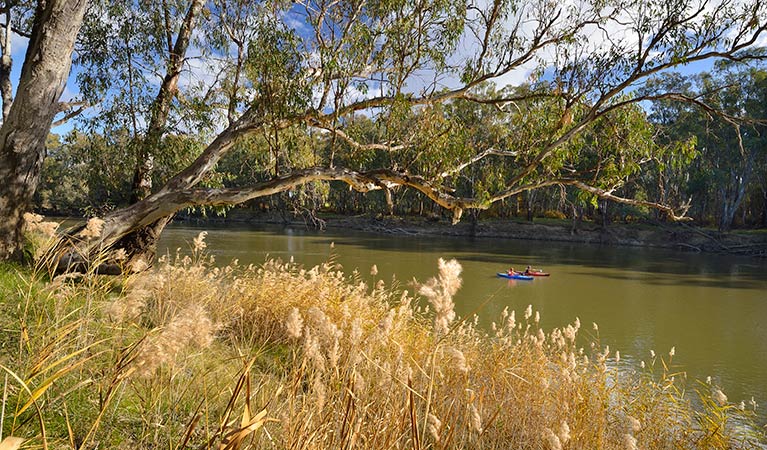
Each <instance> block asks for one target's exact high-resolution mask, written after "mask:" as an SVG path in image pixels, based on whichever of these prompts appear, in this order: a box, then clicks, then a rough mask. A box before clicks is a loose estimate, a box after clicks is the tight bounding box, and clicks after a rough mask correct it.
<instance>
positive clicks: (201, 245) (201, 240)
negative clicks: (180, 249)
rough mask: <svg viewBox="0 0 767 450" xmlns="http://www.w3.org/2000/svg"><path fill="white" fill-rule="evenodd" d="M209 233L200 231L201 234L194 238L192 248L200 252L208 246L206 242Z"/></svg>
mask: <svg viewBox="0 0 767 450" xmlns="http://www.w3.org/2000/svg"><path fill="white" fill-rule="evenodd" d="M207 235H208V232H207V231H200V234H198V235H197V237H196V238H194V239H192V249H193V250H194V251H195V252H197V253H199V252H201V251H203V250H205V248H206V247H207V246H208V244H206V243H205V237H206V236H207Z"/></svg>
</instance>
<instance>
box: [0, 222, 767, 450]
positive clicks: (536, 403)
mask: <svg viewBox="0 0 767 450" xmlns="http://www.w3.org/2000/svg"><path fill="white" fill-rule="evenodd" d="M8 270H15V269H8ZM15 277H16V278H15V279H14V280H13V281H11V282H5V286H6V287H5V288H2V287H0V289H5V290H2V291H1V292H2V293H3V294H4V295H3V300H2V301H3V302H4V305H2V306H3V308H4V310H5V311H12V313H10V314H8V315H7V316H6V317H4V318H3V323H2V334H3V336H2V342H4V346H3V349H2V354H0V363H1V364H2V373H0V381H3V379H4V380H5V383H4V394H3V402H2V413H3V417H2V421H3V424H2V429H3V437H5V436H17V437H22V438H24V439H26V440H27V441H26V442H25V444H24V445H27V446H30V447H34V448H44V447H47V448H97V447H98V448H221V449H223V448H232V449H236V448H275V449H285V448H290V449H321V448H322V449H338V448H343V449H352V448H353V449H387V448H392V449H427V448H428V449H441V448H472V449H473V448H484V449H496V448H498V449H509V448H519V449H592V448H593V449H635V448H641V449H669V448H672V449H673V448H685V449H686V448H701V449H708V448H717V449H719V448H721V449H725V448H754V447H755V446H757V445H758V442H760V440H761V442H762V443H763V442H764V436H763V435H761V434H760V433H759V432H758V430H757V429H756V428H755V427H748V426H747V424H748V422H749V420H750V419H751V418H753V417H754V413H753V407H752V406H749V405H742V406H743V408H742V409H741V405H736V404H733V403H729V402H728V400H727V399H726V398H725V397H723V394H722V393H721V391H719V390H718V389H717V388H716V387H715V386H711V385H710V384H709V383H700V384H697V385H695V386H692V389H689V388H688V389H685V387H684V384H683V383H684V380H683V379H681V377H679V376H675V374H673V373H669V370H668V367H669V365H670V362H671V359H672V358H673V354H672V355H664V356H663V357H661V356H655V357H654V358H652V359H651V360H649V361H648V364H647V367H645V368H643V369H640V368H636V372H634V371H631V370H627V369H624V368H622V369H621V370H618V369H617V368H616V367H617V364H615V362H616V357H617V355H613V354H610V352H609V350H608V349H605V348H602V347H601V346H600V345H599V344H598V343H594V345H593V347H592V348H587V349H585V350H584V349H583V348H580V347H579V343H580V342H581V338H579V337H578V334H579V331H580V323H579V322H578V321H577V319H576V320H575V321H574V322H573V324H571V325H569V326H567V327H565V328H564V329H555V330H551V331H549V332H546V331H544V330H541V329H540V328H539V327H538V320H539V315H538V313H536V312H535V311H533V310H532V309H530V308H528V309H527V310H526V311H517V312H506V311H505V312H504V313H503V315H502V316H501V317H499V318H498V319H497V324H496V325H495V326H494V327H493V331H492V332H486V331H483V330H480V329H477V328H476V327H475V325H474V323H473V322H472V321H471V320H461V319H460V318H456V317H455V314H454V313H453V311H452V295H453V294H454V293H455V292H456V290H457V289H458V287H459V286H460V265H458V263H457V262H454V261H440V262H439V264H438V273H437V276H436V277H435V278H434V279H432V280H428V281H426V282H425V283H423V284H422V285H418V286H414V290H416V291H418V292H420V294H421V295H422V296H423V298H419V297H414V296H413V295H411V294H409V293H408V292H407V291H402V290H398V289H392V288H388V287H386V286H384V285H383V283H381V282H379V283H378V284H376V286H373V287H370V286H367V285H365V284H364V283H362V282H360V281H359V279H358V278H357V277H356V276H354V275H352V276H346V275H344V274H343V273H342V272H341V271H340V270H338V269H337V268H336V267H335V266H334V265H333V264H332V262H330V263H327V264H323V265H321V266H318V267H314V268H312V269H310V270H305V269H303V268H301V267H299V266H296V265H295V264H291V263H284V262H281V261H277V260H270V261H267V262H265V263H264V264H263V265H260V266H257V267H256V266H248V267H241V266H239V265H237V263H236V262H235V263H233V264H230V265H229V266H227V267H225V268H215V267H213V265H212V261H211V259H210V258H206V257H205V255H204V236H200V237H199V238H198V240H196V241H195V250H194V252H193V254H192V255H191V256H182V255H180V254H179V255H176V256H175V257H172V258H165V259H164V260H163V261H162V262H161V263H160V264H159V265H158V267H157V268H156V269H155V270H153V271H149V272H145V273H141V274H137V275H132V276H129V277H126V278H121V279H109V278H104V277H99V276H96V275H93V274H88V275H85V276H84V277H83V278H80V279H72V278H67V279H61V278H59V279H53V280H51V281H44V279H45V277H44V276H43V275H42V274H35V273H33V274H32V275H25V273H24V272H18V274H17V275H16V276H15ZM427 304H428V305H429V306H428V307H426V306H421V307H419V306H418V305H427ZM694 405H697V406H694ZM0 440H1V439H0Z"/></svg>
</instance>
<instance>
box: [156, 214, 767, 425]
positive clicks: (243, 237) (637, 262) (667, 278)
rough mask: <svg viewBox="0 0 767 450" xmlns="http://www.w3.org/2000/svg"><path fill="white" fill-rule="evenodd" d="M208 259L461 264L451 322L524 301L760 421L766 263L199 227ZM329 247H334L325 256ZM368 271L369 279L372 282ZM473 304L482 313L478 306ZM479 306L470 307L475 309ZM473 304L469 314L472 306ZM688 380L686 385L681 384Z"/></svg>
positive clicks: (363, 268)
mask: <svg viewBox="0 0 767 450" xmlns="http://www.w3.org/2000/svg"><path fill="white" fill-rule="evenodd" d="M205 229H206V230H208V231H209V235H208V238H207V241H206V242H207V243H208V251H209V253H211V254H213V255H215V256H216V258H217V262H218V263H220V264H226V263H228V262H229V261H231V260H232V259H234V258H236V259H238V260H239V261H240V263H244V264H248V263H255V264H258V263H262V262H263V261H264V260H265V259H266V258H267V255H268V256H269V257H273V258H282V259H283V260H289V259H290V258H293V259H294V260H295V261H296V262H297V263H300V264H303V265H304V266H306V267H311V266H313V265H316V264H319V263H321V262H324V261H326V260H327V259H328V258H329V257H330V256H331V254H332V255H334V256H333V257H334V258H335V261H337V262H338V263H340V264H341V265H342V266H343V267H344V270H345V271H346V272H347V273H351V271H352V270H354V269H355V268H356V269H358V270H359V272H360V274H361V275H362V276H363V277H364V278H366V279H368V280H371V281H374V279H375V280H377V279H383V280H384V281H386V282H387V283H389V282H391V280H392V279H393V277H394V278H396V279H397V280H399V283H400V285H402V286H405V287H407V288H409V286H407V283H408V281H409V280H412V279H413V278H414V277H415V278H416V279H418V280H419V281H425V280H426V279H428V278H429V277H431V276H434V274H435V273H436V270H437V259H438V258H440V257H442V258H455V259H457V260H458V261H459V262H460V263H461V265H462V266H463V280H464V282H463V287H462V288H461V290H460V291H459V293H458V294H457V295H456V298H455V302H456V310H457V312H458V314H459V315H463V316H465V315H467V314H472V313H474V312H476V313H477V314H478V315H479V317H480V324H481V325H482V326H486V327H489V326H490V324H491V323H492V321H493V320H497V318H498V317H499V316H500V314H501V311H503V309H504V308H506V307H508V308H509V309H510V310H516V311H517V314H518V315H519V314H521V313H522V312H523V311H524V309H525V308H526V307H527V305H528V304H532V305H533V307H534V308H535V309H536V310H538V311H540V313H541V323H542V326H543V327H544V328H545V329H547V330H550V329H551V328H553V327H560V326H563V325H565V324H567V323H571V322H572V321H573V320H575V318H576V317H579V318H580V321H581V323H582V324H583V327H582V333H584V332H585V333H590V334H596V333H594V331H593V328H592V326H591V324H592V323H597V324H598V325H599V331H598V338H599V340H600V342H601V344H602V345H609V346H610V348H611V349H612V350H613V351H614V350H619V351H620V353H621V358H622V361H621V364H626V365H630V366H633V367H635V368H637V369H639V361H640V360H646V361H648V362H649V358H650V351H651V350H654V351H655V352H656V353H657V354H658V355H664V358H668V352H669V351H670V349H671V348H672V347H674V348H675V352H676V354H675V356H674V358H673V366H672V369H673V370H675V371H685V372H686V373H687V375H688V379H689V380H691V381H692V380H693V379H705V378H706V377H707V376H711V377H712V379H713V381H714V382H715V383H716V384H718V385H719V386H721V387H722V389H723V391H724V392H725V393H726V394H727V396H728V397H729V399H730V401H733V402H740V401H741V400H745V401H746V402H748V400H749V399H751V397H752V396H753V397H754V398H755V399H756V400H757V402H759V403H760V404H762V405H761V407H760V411H759V412H760V416H761V419H762V420H761V421H762V422H763V421H764V419H765V418H767V415H766V414H765V410H767V261H765V260H758V259H752V258H746V257H734V256H722V255H715V254H700V253H697V254H695V253H684V252H678V251H668V250H657V249H646V248H631V247H603V246H595V245H585V244H568V243H556V242H544V241H522V240H513V239H488V238H477V239H472V238H467V237H462V238H456V237H423V236H403V235H377V234H366V233H359V232H351V231H337V230H334V231H326V232H315V231H307V230H304V229H300V228H281V227H280V228H277V227H272V228H268V227H235V226H227V227H226V228H216V227H213V226H206V227H205ZM200 230H201V228H193V227H186V226H171V227H169V228H168V229H167V230H166V231H165V233H164V234H163V237H162V240H161V243H160V252H161V253H164V252H166V251H169V252H171V253H173V252H175V249H176V248H178V247H181V248H182V250H186V251H188V249H189V243H190V242H191V240H192V238H193V237H195V236H196V235H197V233H199V231H200ZM331 243H334V246H333V247H332V248H331ZM373 264H375V265H376V266H377V268H378V275H377V276H375V277H372V276H371V275H370V268H371V266H372V265H373ZM527 265H532V266H533V267H539V268H543V269H545V270H546V271H547V272H550V273H551V274H552V275H551V277H549V278H538V279H536V280H534V281H532V282H525V281H512V280H506V279H501V278H498V277H496V276H495V274H496V272H499V271H504V270H506V269H507V268H508V267H509V266H514V267H515V268H519V269H522V268H524V267H526V266H527ZM483 304H484V305H483ZM480 306H481V308H480ZM478 308H479V309H478ZM690 385H692V383H688V386H690Z"/></svg>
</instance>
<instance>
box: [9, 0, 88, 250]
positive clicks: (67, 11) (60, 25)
mask: <svg viewBox="0 0 767 450" xmlns="http://www.w3.org/2000/svg"><path fill="white" fill-rule="evenodd" d="M87 3H88V2H87V0H51V1H45V2H38V4H37V5H38V6H37V10H36V11H35V19H34V23H33V25H32V35H31V36H32V37H31V39H30V40H29V46H28V47H27V53H26V56H25V58H24V65H23V66H22V69H21V77H20V79H19V85H18V90H17V96H16V99H15V101H14V102H13V104H12V105H11V108H10V110H9V111H8V117H7V119H6V120H5V121H4V122H3V124H2V127H0V180H2V182H1V183H0V260H3V259H20V258H21V257H22V247H23V237H22V225H23V215H24V213H25V212H26V211H27V210H28V209H29V207H30V204H31V201H32V196H33V195H34V193H35V189H37V183H38V181H39V175H40V168H41V166H42V162H43V158H44V157H45V139H46V138H47V136H48V133H49V132H50V128H51V124H52V123H53V118H54V116H55V115H56V113H57V112H59V106H58V102H59V97H60V96H61V93H62V91H63V90H64V84H65V81H66V79H67V77H68V76H69V69H70V66H71V62H72V49H73V47H74V43H75V38H76V37H77V33H78V31H79V30H80V25H81V24H82V21H83V15H84V13H85V7H86V5H87Z"/></svg>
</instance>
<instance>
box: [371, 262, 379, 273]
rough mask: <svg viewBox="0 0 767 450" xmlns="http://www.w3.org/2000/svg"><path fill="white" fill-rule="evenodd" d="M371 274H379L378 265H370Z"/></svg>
mask: <svg viewBox="0 0 767 450" xmlns="http://www.w3.org/2000/svg"><path fill="white" fill-rule="evenodd" d="M370 275H372V276H376V275H378V266H377V265H375V264H373V265H372V266H371V267H370Z"/></svg>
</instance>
